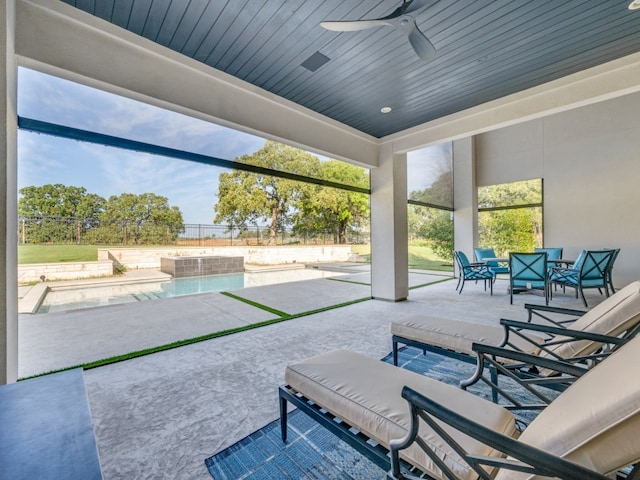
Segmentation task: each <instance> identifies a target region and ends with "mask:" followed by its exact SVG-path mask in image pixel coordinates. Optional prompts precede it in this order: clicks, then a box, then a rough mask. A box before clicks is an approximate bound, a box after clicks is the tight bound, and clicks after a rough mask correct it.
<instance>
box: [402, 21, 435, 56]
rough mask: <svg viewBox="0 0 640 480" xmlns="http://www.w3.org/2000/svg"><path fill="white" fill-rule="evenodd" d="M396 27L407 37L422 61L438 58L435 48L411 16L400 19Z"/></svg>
mask: <svg viewBox="0 0 640 480" xmlns="http://www.w3.org/2000/svg"><path fill="white" fill-rule="evenodd" d="M394 26H396V28H399V29H400V30H402V31H403V32H404V33H405V34H406V35H407V38H408V39H409V43H411V46H412V47H413V50H414V51H415V52H416V54H417V55H418V57H420V58H421V59H422V60H424V61H425V62H428V61H430V60H432V59H433V58H434V57H435V56H436V49H435V47H434V46H433V44H432V43H431V42H430V41H429V39H428V38H427V37H426V36H425V35H424V33H422V32H421V31H420V29H419V28H418V26H417V25H416V21H415V20H414V18H413V17H411V16H409V15H406V16H403V17H400V18H399V19H398V21H397V23H396V25H394Z"/></svg>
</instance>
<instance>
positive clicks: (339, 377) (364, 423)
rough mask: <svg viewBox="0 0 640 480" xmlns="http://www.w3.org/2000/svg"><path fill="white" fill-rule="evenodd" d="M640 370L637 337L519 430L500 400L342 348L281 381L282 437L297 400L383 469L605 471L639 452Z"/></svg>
mask: <svg viewBox="0 0 640 480" xmlns="http://www.w3.org/2000/svg"><path fill="white" fill-rule="evenodd" d="M639 375H640V338H637V339H634V340H633V341H632V342H630V344H629V345H628V346H627V347H623V348H622V349H620V350H619V351H618V352H616V353H615V354H613V355H612V356H610V357H609V358H608V359H607V360H606V361H604V362H602V363H601V364H599V365H598V366H597V367H596V368H594V369H592V370H591V371H590V372H589V373H588V374H586V375H584V376H583V377H582V378H581V379H580V380H578V381H577V382H576V383H575V384H574V385H572V387H570V388H569V389H568V390H567V391H565V392H563V393H562V394H560V396H558V398H557V399H556V400H555V401H554V402H553V403H552V404H551V405H550V406H549V407H547V409H546V410H544V411H543V413H541V414H540V415H539V416H538V417H537V418H536V419H535V420H534V421H533V422H532V423H531V424H530V425H529V427H527V429H526V430H525V431H524V433H523V434H522V435H521V436H520V439H519V440H515V437H517V436H518V432H517V429H516V421H515V417H514V416H513V414H512V413H511V412H509V411H508V410H507V409H505V408H503V407H501V406H499V405H496V404H494V403H491V402H488V401H487V400H485V399H483V398H481V397H478V396H475V395H472V394H470V393H469V392H465V391H464V390H460V389H457V388H455V387H453V386H451V385H447V384H444V383H441V382H439V381H437V380H434V379H431V378H428V377H425V376H423V375H419V374H416V373H414V372H410V371H408V370H403V369H400V368H398V367H394V366H392V365H389V364H386V363H384V362H381V361H379V360H375V359H372V358H369V357H366V356H364V355H361V354H357V353H354V352H349V351H346V350H334V351H331V352H327V353H324V354H321V355H318V356H316V357H313V358H310V359H307V360H304V361H301V362H298V363H295V364H292V365H289V366H288V367H287V368H286V370H285V381H286V385H284V386H282V387H280V389H279V399H280V420H281V434H282V440H283V441H285V442H286V440H287V409H288V402H291V403H292V404H294V405H295V406H297V407H298V408H299V409H300V410H301V411H303V412H304V413H306V414H307V415H309V416H310V417H311V418H313V419H314V420H315V421H317V422H319V423H320V424H321V425H323V426H324V427H325V428H327V429H328V430H330V431H331V432H333V433H334V434H336V435H338V436H339V437H340V438H341V439H343V440H345V441H346V442H347V443H349V444H350V445H352V446H353V447H354V448H356V449H357V450H358V451H360V452H361V453H363V454H364V455H366V456H367V457H369V458H370V459H371V460H372V461H374V462H375V463H376V464H378V465H379V466H380V467H382V468H383V469H386V470H388V469H389V467H390V466H391V471H390V472H389V474H390V475H392V477H393V478H396V479H404V478H418V476H415V477H412V476H409V474H408V471H409V470H410V471H411V472H412V473H413V474H416V475H422V474H425V475H426V477H425V476H421V477H420V478H433V479H444V478H449V479H464V480H471V479H476V478H484V479H489V478H492V475H494V474H495V473H496V472H495V470H496V469H501V471H499V472H497V474H498V477H497V478H499V479H502V480H505V479H511V478H514V479H519V478H528V476H526V475H524V476H523V474H522V473H521V472H526V473H527V474H537V475H546V476H557V477H559V478H564V479H575V480H578V479H580V480H588V479H598V480H605V479H606V478H608V477H606V476H605V475H608V474H610V473H614V472H616V471H618V470H619V469H622V468H624V467H626V466H628V465H631V464H635V463H636V462H637V461H638V460H639V459H640V435H637V432H638V431H639V429H640V388H638V385H637V382H636V381H634V379H637V378H638V376H639ZM404 399H406V400H407V401H408V402H409V403H408V404H407V401H405V400H404ZM443 405H446V407H444V406H443ZM432 416H436V417H437V418H438V421H437V422H434V421H433V420H432ZM442 422H444V423H446V424H449V425H451V426H448V425H444V424H443V423H442ZM389 453H390V454H391V460H390V459H389V456H388V455H389ZM507 455H508V456H509V458H507V459H505V457H506V456H507ZM502 469H505V470H504V471H503V470H502ZM509 470H515V472H514V471H509Z"/></svg>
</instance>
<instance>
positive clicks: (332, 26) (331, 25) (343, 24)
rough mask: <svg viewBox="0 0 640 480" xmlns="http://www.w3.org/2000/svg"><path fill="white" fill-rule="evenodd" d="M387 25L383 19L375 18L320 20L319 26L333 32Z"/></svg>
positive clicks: (353, 30)
mask: <svg viewBox="0 0 640 480" xmlns="http://www.w3.org/2000/svg"><path fill="white" fill-rule="evenodd" d="M384 25H389V23H388V22H386V21H385V20H383V19H376V20H353V21H337V22H320V26H321V27H323V28H326V29H327V30H333V31H334V32H355V31H357V30H366V29H367V28H374V27H382V26H384Z"/></svg>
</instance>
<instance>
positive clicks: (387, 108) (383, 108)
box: [380, 0, 640, 113]
mask: <svg viewBox="0 0 640 480" xmlns="http://www.w3.org/2000/svg"><path fill="white" fill-rule="evenodd" d="M638 1H640V0H638ZM380 111H381V112H382V113H389V112H390V111H391V107H382V108H381V109H380Z"/></svg>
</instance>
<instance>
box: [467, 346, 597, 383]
mask: <svg viewBox="0 0 640 480" xmlns="http://www.w3.org/2000/svg"><path fill="white" fill-rule="evenodd" d="M471 349H472V350H473V351H474V352H476V354H478V357H479V358H478V361H479V365H480V364H484V358H483V357H484V356H485V355H487V356H490V357H492V358H503V359H509V360H512V361H514V362H519V364H520V365H519V367H522V366H527V367H535V368H538V369H548V370H553V371H555V372H558V373H563V374H565V375H569V376H570V377H574V378H578V377H581V376H582V375H584V374H585V373H586V372H587V369H586V368H585V367H578V366H576V365H574V364H572V363H569V362H566V361H563V360H556V359H552V358H548V357H541V356H539V355H531V354H529V353H523V352H518V351H515V350H512V349H510V348H503V347H494V346H491V345H485V344H482V343H473V344H472V345H471ZM473 383H475V382H473ZM470 385H471V384H470ZM467 386H469V385H464V387H467Z"/></svg>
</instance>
